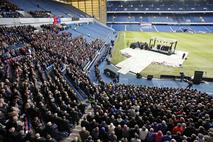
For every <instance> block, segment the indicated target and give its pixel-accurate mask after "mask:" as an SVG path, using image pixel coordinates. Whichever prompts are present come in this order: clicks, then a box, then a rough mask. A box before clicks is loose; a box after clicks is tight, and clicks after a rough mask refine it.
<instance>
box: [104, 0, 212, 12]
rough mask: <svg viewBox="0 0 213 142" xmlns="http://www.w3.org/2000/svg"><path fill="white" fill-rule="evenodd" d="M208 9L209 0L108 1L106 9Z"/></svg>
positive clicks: (210, 2)
mask: <svg viewBox="0 0 213 142" xmlns="http://www.w3.org/2000/svg"><path fill="white" fill-rule="evenodd" d="M171 10H173V11H184V10H185V11H208V10H209V11H210V10H213V3H212V1H211V0H205V1H148V0H145V1H108V2H107V11H171Z"/></svg>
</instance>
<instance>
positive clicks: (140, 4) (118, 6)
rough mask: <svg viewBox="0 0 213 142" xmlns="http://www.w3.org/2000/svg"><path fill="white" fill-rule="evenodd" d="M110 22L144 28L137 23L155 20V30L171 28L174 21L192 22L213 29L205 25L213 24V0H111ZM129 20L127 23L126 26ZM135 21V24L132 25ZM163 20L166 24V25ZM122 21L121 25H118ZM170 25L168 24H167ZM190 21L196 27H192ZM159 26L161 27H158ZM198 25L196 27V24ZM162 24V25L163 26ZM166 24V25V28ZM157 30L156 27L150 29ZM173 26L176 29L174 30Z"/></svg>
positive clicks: (178, 23) (203, 28) (165, 30)
mask: <svg viewBox="0 0 213 142" xmlns="http://www.w3.org/2000/svg"><path fill="white" fill-rule="evenodd" d="M107 6H108V7H107V10H108V11H107V23H108V25H109V26H112V25H116V26H112V27H116V28H115V29H116V30H117V29H118V30H119V31H121V29H122V30H124V31H126V30H127V31H129V30H130V31H141V28H140V27H138V26H137V25H136V24H138V25H139V24H141V23H151V24H152V25H153V26H154V28H153V29H154V30H155V31H159V32H171V31H172V30H170V26H171V25H179V26H185V27H186V26H189V27H188V29H191V31H193V32H211V30H207V29H206V27H203V26H204V25H205V26H212V24H213V23H212V20H213V14H212V10H213V9H212V1H210V0H206V1H205V2H203V1H199V0H198V1H195V0H192V1H178V2H175V5H174V1H169V2H168V1H164V0H162V1H148V0H143V1H137V0H136V1H113V0H112V1H110V0H109V1H108V5H107ZM123 24H125V25H126V26H127V27H129V26H133V27H137V28H130V29H129V28H127V29H126V28H122V27H125V26H123ZM129 24H131V25H129ZM162 24H163V25H162ZM119 25H121V28H118V27H119ZM165 25H168V27H165ZM190 25H191V26H192V27H190ZM155 26H156V27H158V28H157V29H156V28H155ZM195 26H196V27H195ZM161 27H162V29H161ZM165 28H166V29H165ZM149 31H153V30H149ZM174 31H175V30H173V31H172V32H174Z"/></svg>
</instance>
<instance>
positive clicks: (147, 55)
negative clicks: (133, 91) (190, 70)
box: [116, 48, 188, 74]
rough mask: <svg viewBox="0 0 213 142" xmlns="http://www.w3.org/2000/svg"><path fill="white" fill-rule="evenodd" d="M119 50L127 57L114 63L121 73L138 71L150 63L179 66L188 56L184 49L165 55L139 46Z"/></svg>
mask: <svg viewBox="0 0 213 142" xmlns="http://www.w3.org/2000/svg"><path fill="white" fill-rule="evenodd" d="M120 52H121V54H122V55H123V56H126V57H128V59H126V60H124V61H122V62H120V63H118V64H117V65H116V67H118V68H119V70H118V72H119V73H121V74H127V73H128V72H133V73H140V72H141V71H143V70H144V69H145V68H146V67H148V66H149V65H150V64H152V63H155V64H162V65H165V66H172V67H180V66H181V65H182V64H183V62H184V61H185V58H186V57H187V56H188V52H185V51H176V52H175V54H172V55H165V54H162V53H157V52H153V51H149V50H141V49H139V48H136V49H132V48H125V49H123V50H121V51H120ZM184 53H185V58H184V59H183V58H182V56H183V54H184Z"/></svg>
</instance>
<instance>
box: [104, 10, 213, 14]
mask: <svg viewBox="0 0 213 142" xmlns="http://www.w3.org/2000/svg"><path fill="white" fill-rule="evenodd" d="M107 13H112V14H114V13H143V14H145V13H173V14H174V13H177V14H180V13H182V14H187V13H190V14H192V13H204V14H207V13H213V11H181V10H179V11H178V10H173V11H169V10H168V11H160V10H156V11H155V10H153V11H151V10H150V11H149V10H141V11H140V10H138V11H128V10H126V11H125V10H123V11H107Z"/></svg>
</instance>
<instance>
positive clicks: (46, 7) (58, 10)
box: [10, 0, 88, 18]
mask: <svg viewBox="0 0 213 142" xmlns="http://www.w3.org/2000/svg"><path fill="white" fill-rule="evenodd" d="M10 2H12V3H14V4H16V5H17V6H18V7H19V8H21V9H23V10H24V11H27V12H30V11H49V12H51V14H52V15H55V16H58V17H80V18H82V17H88V15H87V14H85V13H84V12H81V11H80V10H78V9H76V8H74V7H72V6H71V5H67V4H63V3H60V2H57V1H53V0H18V1H17V0H10Z"/></svg>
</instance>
